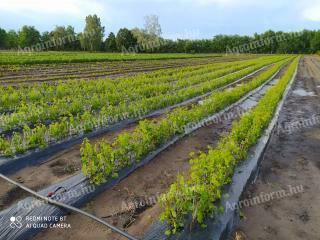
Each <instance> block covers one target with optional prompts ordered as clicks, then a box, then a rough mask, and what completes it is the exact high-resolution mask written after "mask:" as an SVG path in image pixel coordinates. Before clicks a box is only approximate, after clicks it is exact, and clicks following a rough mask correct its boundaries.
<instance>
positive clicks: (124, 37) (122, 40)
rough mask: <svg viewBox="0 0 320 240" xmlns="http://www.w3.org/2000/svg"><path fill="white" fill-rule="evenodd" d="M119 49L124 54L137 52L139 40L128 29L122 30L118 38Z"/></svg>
mask: <svg viewBox="0 0 320 240" xmlns="http://www.w3.org/2000/svg"><path fill="white" fill-rule="evenodd" d="M116 42H117V48H118V49H119V50H120V51H122V52H132V50H133V51H135V49H136V45H137V39H136V38H135V37H134V36H133V34H132V32H131V31H130V30H129V29H127V28H121V29H120V30H119V31H118V33H117V37H116Z"/></svg>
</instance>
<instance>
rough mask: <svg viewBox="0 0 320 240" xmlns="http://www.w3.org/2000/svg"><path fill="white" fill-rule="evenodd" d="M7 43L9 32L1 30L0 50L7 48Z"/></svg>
mask: <svg viewBox="0 0 320 240" xmlns="http://www.w3.org/2000/svg"><path fill="white" fill-rule="evenodd" d="M6 42H7V32H6V30H4V29H2V28H0V49H5V48H6Z"/></svg>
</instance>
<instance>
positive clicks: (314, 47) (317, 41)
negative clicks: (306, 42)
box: [310, 31, 320, 52]
mask: <svg viewBox="0 0 320 240" xmlns="http://www.w3.org/2000/svg"><path fill="white" fill-rule="evenodd" d="M310 48H311V51H312V52H318V51H320V31H317V32H315V34H314V36H313V37H312V39H311V42H310Z"/></svg>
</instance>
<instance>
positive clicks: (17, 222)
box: [10, 216, 22, 228]
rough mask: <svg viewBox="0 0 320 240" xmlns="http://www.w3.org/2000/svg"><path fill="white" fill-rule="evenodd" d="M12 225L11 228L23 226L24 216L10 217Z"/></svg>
mask: <svg viewBox="0 0 320 240" xmlns="http://www.w3.org/2000/svg"><path fill="white" fill-rule="evenodd" d="M10 222H11V223H10V227H11V228H21V227H22V223H21V222H22V217H20V216H18V217H11V218H10Z"/></svg>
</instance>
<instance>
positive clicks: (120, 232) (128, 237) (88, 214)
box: [0, 173, 139, 240]
mask: <svg viewBox="0 0 320 240" xmlns="http://www.w3.org/2000/svg"><path fill="white" fill-rule="evenodd" d="M0 177H1V178H2V179H4V180H6V181H8V182H10V183H12V184H14V185H15V186H17V187H19V188H21V189H23V190H25V191H27V192H29V193H31V194H32V195H34V196H36V197H38V198H41V199H42V200H44V201H46V202H47V203H50V204H52V205H56V206H58V207H62V208H65V209H68V210H70V211H73V212H76V213H80V214H82V215H84V216H87V217H89V218H91V219H93V220H95V221H96V222H99V223H101V224H103V225H105V226H106V227H108V228H110V229H111V230H113V231H114V232H116V233H118V234H120V235H122V236H124V237H126V238H127V239H130V240H139V239H138V238H136V237H134V236H131V235H130V234H128V233H127V232H125V231H123V230H121V229H119V228H117V227H115V226H113V225H111V224H109V223H107V222H105V221H103V220H102V219H100V218H98V217H96V216H94V215H92V214H90V213H88V212H85V211H83V210H81V209H79V208H75V207H73V206H70V205H68V204H64V203H61V202H58V201H56V200H54V199H52V198H50V197H44V196H42V195H41V194H39V193H37V192H35V191H33V190H31V189H30V188H27V187H25V186H23V185H22V184H20V183H17V182H16V181H14V180H12V179H10V178H8V177H6V176H5V175H3V174H1V173H0ZM53 196H54V195H53Z"/></svg>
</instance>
